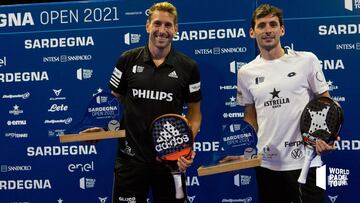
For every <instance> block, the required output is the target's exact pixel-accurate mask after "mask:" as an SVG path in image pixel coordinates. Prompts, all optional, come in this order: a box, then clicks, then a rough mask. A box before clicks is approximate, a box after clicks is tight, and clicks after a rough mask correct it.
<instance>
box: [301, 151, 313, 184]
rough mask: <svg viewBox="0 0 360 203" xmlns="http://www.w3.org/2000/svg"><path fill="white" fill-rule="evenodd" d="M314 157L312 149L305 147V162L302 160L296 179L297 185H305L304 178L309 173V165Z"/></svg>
mask: <svg viewBox="0 0 360 203" xmlns="http://www.w3.org/2000/svg"><path fill="white" fill-rule="evenodd" d="M314 157H315V151H314V147H311V146H305V160H304V164H303V167H302V169H301V173H300V176H299V178H298V183H301V184H305V183H306V178H307V175H308V173H309V169H310V164H311V161H312V160H313V159H314Z"/></svg>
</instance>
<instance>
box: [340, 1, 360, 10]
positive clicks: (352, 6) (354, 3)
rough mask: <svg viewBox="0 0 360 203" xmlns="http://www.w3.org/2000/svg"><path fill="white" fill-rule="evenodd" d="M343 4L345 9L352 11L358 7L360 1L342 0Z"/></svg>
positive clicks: (359, 7)
mask: <svg viewBox="0 0 360 203" xmlns="http://www.w3.org/2000/svg"><path fill="white" fill-rule="evenodd" d="M344 6H345V9H346V10H349V11H354V10H356V9H360V1H359V0H344Z"/></svg>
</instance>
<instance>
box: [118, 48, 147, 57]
mask: <svg viewBox="0 0 360 203" xmlns="http://www.w3.org/2000/svg"><path fill="white" fill-rule="evenodd" d="M144 49H145V47H144V46H142V47H136V48H133V49H129V50H126V51H124V52H123V53H122V55H121V56H122V57H133V56H138V55H139V54H141V53H142V52H143V51H144Z"/></svg>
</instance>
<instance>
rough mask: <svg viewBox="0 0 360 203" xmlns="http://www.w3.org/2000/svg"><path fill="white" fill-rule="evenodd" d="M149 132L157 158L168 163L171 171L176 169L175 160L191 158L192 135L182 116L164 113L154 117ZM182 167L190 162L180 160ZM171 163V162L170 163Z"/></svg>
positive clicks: (187, 123) (192, 155)
mask: <svg viewBox="0 0 360 203" xmlns="http://www.w3.org/2000/svg"><path fill="white" fill-rule="evenodd" d="M150 130H151V134H152V137H153V143H154V147H155V153H156V157H157V159H159V160H161V161H164V162H165V163H169V165H174V163H175V164H176V166H175V167H174V166H173V167H172V170H173V171H177V170H178V166H177V161H178V159H179V158H181V157H184V158H186V159H192V158H193V157H194V156H195V154H194V153H192V147H193V142H194V136H193V133H192V130H191V128H190V126H189V122H188V121H187V119H186V118H185V117H183V116H180V115H177V114H165V115H162V116H160V117H158V118H156V119H155V120H154V121H153V122H152V125H151V129H150ZM181 162H182V163H183V165H184V166H183V167H185V165H187V164H191V162H192V161H189V163H188V162H187V161H186V160H181ZM171 163H173V164H171Z"/></svg>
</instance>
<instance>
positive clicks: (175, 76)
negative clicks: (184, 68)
mask: <svg viewBox="0 0 360 203" xmlns="http://www.w3.org/2000/svg"><path fill="white" fill-rule="evenodd" d="M168 76H169V77H171V78H178V76H177V74H176V72H175V71H173V72H171V73H169V75H168Z"/></svg>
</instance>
